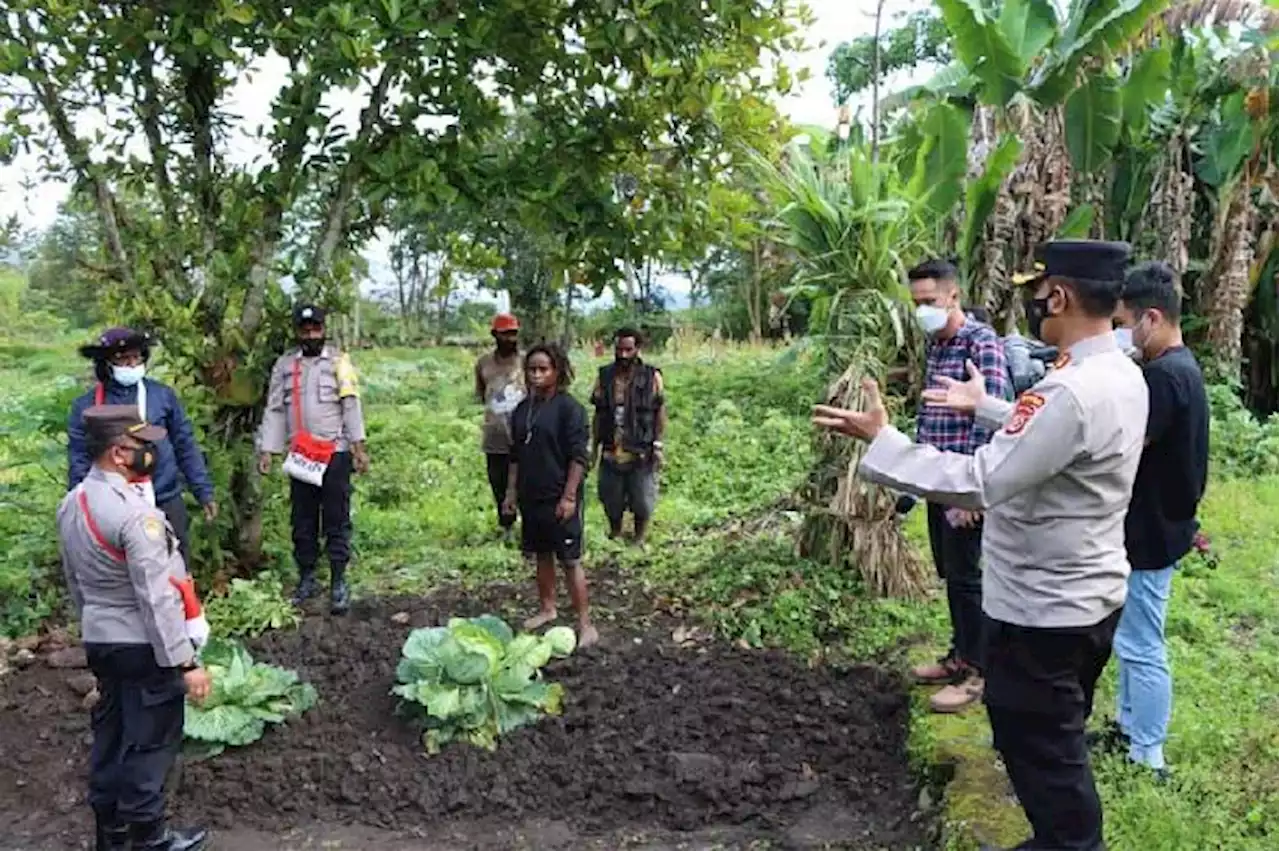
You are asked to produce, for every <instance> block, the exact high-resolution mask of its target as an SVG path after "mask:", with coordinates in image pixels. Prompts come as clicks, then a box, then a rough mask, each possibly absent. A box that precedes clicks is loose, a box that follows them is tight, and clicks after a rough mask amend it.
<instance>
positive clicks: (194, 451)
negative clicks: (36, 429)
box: [67, 328, 218, 558]
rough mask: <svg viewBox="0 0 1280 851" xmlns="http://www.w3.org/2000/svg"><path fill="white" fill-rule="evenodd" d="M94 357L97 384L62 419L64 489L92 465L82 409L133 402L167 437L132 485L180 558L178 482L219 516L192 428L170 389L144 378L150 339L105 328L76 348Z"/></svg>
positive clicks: (182, 535)
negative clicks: (146, 472)
mask: <svg viewBox="0 0 1280 851" xmlns="http://www.w3.org/2000/svg"><path fill="white" fill-rule="evenodd" d="M80 354H81V355H83V356H84V357H86V358H89V359H90V360H92V361H93V371H94V376H95V377H96V378H97V379H98V380H97V383H96V384H95V385H94V386H93V387H92V388H91V389H90V390H89V391H88V392H87V393H85V394H84V395H82V396H80V397H79V398H77V399H76V400H75V402H73V403H72V405H71V413H70V415H69V416H68V417H67V489H68V490H70V489H71V488H74V487H75V486H76V485H78V484H80V482H81V481H83V479H84V477H85V476H86V475H87V474H88V473H89V468H90V466H92V464H93V456H92V454H91V453H90V452H89V451H88V447H87V444H86V441H85V426H84V412H85V411H86V410H87V409H88V408H89V407H90V406H92V405H104V404H106V405H133V406H135V407H136V408H137V410H138V416H140V417H141V418H142V419H143V420H145V421H146V422H149V423H154V424H156V425H158V426H161V427H162V428H163V429H164V430H165V431H166V432H168V437H166V438H165V439H164V440H161V441H160V442H159V443H158V444H157V445H156V452H157V457H156V469H155V473H154V474H153V475H152V476H151V477H150V479H149V480H147V481H143V482H139V483H137V485H136V487H138V489H139V490H140V491H142V492H143V494H144V495H145V496H146V497H147V498H148V499H151V500H152V501H153V502H154V503H155V505H156V506H158V507H159V508H160V510H161V511H163V512H164V513H165V516H166V517H167V518H168V519H169V523H170V524H171V525H172V526H173V529H174V531H175V532H177V534H178V542H179V544H180V545H181V549H182V554H183V557H184V558H186V557H188V556H189V555H190V546H189V538H188V534H189V521H188V518H187V506H186V503H185V502H184V501H183V498H182V490H183V484H184V482H185V484H186V486H187V488H189V489H190V490H191V493H192V495H194V496H195V498H196V501H197V502H199V503H200V505H201V507H202V508H203V509H204V515H205V518H206V519H207V520H213V519H214V518H215V517H217V515H218V503H217V502H216V501H215V500H214V491H213V480H212V479H211V478H210V477H209V471H208V469H207V468H206V466H205V463H204V455H203V454H202V453H201V452H200V447H199V445H198V444H197V443H196V436H195V429H194V428H192V426H191V420H190V418H188V417H187V412H186V411H185V410H183V408H182V403H181V402H180V401H178V394H177V393H175V392H174V390H173V388H172V387H169V386H168V385H166V384H162V383H160V382H159V381H156V380H155V379H152V378H147V377H146V371H147V362H148V361H149V360H150V358H151V338H150V337H149V336H148V335H147V334H145V333H142V332H139V331H135V330H133V329H132V328H108V329H107V330H106V331H104V332H102V334H101V335H100V336H99V337H98V339H97V341H95V342H93V343H91V344H89V345H87V346H81V347H80Z"/></svg>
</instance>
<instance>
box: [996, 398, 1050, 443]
mask: <svg viewBox="0 0 1280 851" xmlns="http://www.w3.org/2000/svg"><path fill="white" fill-rule="evenodd" d="M1043 407H1044V397H1043V396H1041V395H1040V394H1039V393H1023V394H1022V395H1021V396H1019V397H1018V402H1017V404H1016V405H1014V407H1013V415H1012V416H1011V417H1009V424H1008V425H1006V426H1005V427H1004V431H1005V434H1019V433H1021V432H1022V430H1023V429H1025V428H1026V427H1027V423H1029V422H1031V418H1032V417H1034V416H1035V415H1036V411H1038V410H1040V409H1041V408H1043Z"/></svg>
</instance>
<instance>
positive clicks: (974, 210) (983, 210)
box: [959, 133, 1022, 270]
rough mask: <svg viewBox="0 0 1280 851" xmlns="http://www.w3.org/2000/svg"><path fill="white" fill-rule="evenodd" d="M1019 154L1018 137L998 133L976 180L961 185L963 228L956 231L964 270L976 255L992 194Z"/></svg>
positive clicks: (992, 204)
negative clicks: (963, 212) (997, 137)
mask: <svg viewBox="0 0 1280 851" xmlns="http://www.w3.org/2000/svg"><path fill="white" fill-rule="evenodd" d="M1020 156H1022V140H1021V139H1019V138H1018V137H1017V136H1015V135H1013V134H1012V133H1007V134H1005V135H1004V136H1002V137H1001V139H1000V143H999V144H998V145H996V148H995V150H994V151H992V152H991V153H990V154H988V156H987V162H986V165H985V166H983V169H982V174H981V176H979V177H978V179H977V180H973V181H970V182H969V185H968V187H967V188H966V189H965V200H964V209H965V218H964V229H963V230H962V232H961V235H960V246H959V249H960V260H961V263H962V264H963V265H964V266H965V268H966V270H969V269H971V268H972V266H973V263H974V261H975V260H976V259H977V249H978V241H979V240H980V239H981V238H982V231H983V228H985V227H986V225H987V219H989V218H990V217H991V213H992V211H994V210H995V207H996V198H997V196H998V195H999V193H1000V187H1001V186H1002V185H1003V184H1004V181H1005V179H1006V178H1008V176H1009V175H1010V174H1012V173H1013V169H1014V167H1015V166H1017V164H1018V158H1019V157H1020Z"/></svg>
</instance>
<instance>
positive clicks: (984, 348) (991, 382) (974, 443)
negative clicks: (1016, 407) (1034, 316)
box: [969, 334, 1013, 454]
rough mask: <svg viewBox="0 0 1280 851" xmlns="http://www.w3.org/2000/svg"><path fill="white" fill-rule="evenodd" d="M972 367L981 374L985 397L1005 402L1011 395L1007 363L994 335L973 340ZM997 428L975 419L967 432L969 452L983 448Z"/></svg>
mask: <svg viewBox="0 0 1280 851" xmlns="http://www.w3.org/2000/svg"><path fill="white" fill-rule="evenodd" d="M970 357H971V358H972V359H973V362H974V366H976V367H977V368H978V371H979V372H981V373H982V382H983V385H984V387H985V389H986V392H987V396H989V397H990V398H992V399H1001V400H1007V399H1009V398H1010V396H1012V394H1013V388H1012V387H1010V382H1009V368H1008V362H1007V361H1006V360H1005V356H1004V344H1003V343H1001V341H1000V338H999V337H997V336H996V335H995V334H983V335H981V336H980V337H978V338H977V339H975V340H974V344H973V346H972V348H971V351H970ZM995 428H998V426H997V427H990V426H988V425H986V424H984V423H983V422H982V420H981V419H979V418H977V417H975V418H974V423H973V428H971V429H970V430H969V451H970V453H971V454H972V453H973V452H976V451H977V449H978V447H979V446H985V445H986V444H987V443H988V442H989V441H990V440H991V436H992V433H993V432H994V431H995Z"/></svg>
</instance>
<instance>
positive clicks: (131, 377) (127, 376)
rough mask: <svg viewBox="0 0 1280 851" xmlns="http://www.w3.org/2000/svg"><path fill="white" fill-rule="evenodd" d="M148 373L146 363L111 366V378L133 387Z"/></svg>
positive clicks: (117, 382)
mask: <svg viewBox="0 0 1280 851" xmlns="http://www.w3.org/2000/svg"><path fill="white" fill-rule="evenodd" d="M146 374H147V367H146V364H138V365H137V366H113V367H111V378H112V379H113V380H114V381H115V382H116V384H120V385H122V386H124V387H132V386H133V385H135V384H137V383H138V382H139V381H141V380H142V377H143V376H144V375H146Z"/></svg>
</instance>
